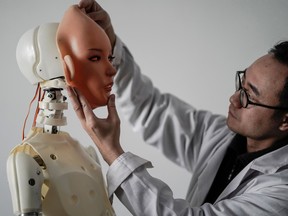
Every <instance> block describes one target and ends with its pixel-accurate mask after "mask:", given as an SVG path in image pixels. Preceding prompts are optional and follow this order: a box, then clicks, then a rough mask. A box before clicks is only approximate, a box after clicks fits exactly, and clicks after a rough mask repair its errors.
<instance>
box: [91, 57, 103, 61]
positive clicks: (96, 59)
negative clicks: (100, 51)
mask: <svg viewBox="0 0 288 216" xmlns="http://www.w3.org/2000/svg"><path fill="white" fill-rule="evenodd" d="M100 59H101V57H100V56H92V57H90V58H89V60H90V61H93V62H96V61H99V60H100Z"/></svg>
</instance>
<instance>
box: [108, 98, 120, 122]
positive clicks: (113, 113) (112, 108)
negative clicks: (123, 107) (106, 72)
mask: <svg viewBox="0 0 288 216" xmlns="http://www.w3.org/2000/svg"><path fill="white" fill-rule="evenodd" d="M108 118H111V119H112V120H119V117H118V113H117V109H116V105H115V95H114V94H111V95H110V97H109V99H108Z"/></svg>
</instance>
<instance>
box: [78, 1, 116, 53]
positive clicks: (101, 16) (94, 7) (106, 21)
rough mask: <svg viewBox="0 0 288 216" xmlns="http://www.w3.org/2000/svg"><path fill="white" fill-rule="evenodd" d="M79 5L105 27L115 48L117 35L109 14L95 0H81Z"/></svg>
mask: <svg viewBox="0 0 288 216" xmlns="http://www.w3.org/2000/svg"><path fill="white" fill-rule="evenodd" d="M78 5H79V7H80V8H81V9H85V12H86V14H87V15H88V16H89V17H90V18H91V19H93V20H94V21H95V22H97V23H98V25H100V26H101V27H102V28H103V29H104V31H105V32H106V34H107V35H108V37H109V39H110V43H111V46H112V49H113V48H114V45H115V42H116V35H115V32H114V29H113V26H112V23H111V19H110V16H109V14H108V13H107V12H106V11H105V10H104V9H103V8H102V7H101V6H100V5H99V4H98V3H97V2H96V1H94V0H80V2H79V4H78Z"/></svg>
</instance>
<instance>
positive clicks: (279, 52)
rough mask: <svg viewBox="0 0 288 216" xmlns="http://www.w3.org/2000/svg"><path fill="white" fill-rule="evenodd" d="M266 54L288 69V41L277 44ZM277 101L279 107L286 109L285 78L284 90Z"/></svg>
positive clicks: (287, 84) (287, 104)
mask: <svg viewBox="0 0 288 216" xmlns="http://www.w3.org/2000/svg"><path fill="white" fill-rule="evenodd" d="M268 53H269V54H273V55H274V57H275V59H276V60H277V61H279V62H280V63H281V64H283V65H286V66H287V67H288V41H282V42H279V43H277V44H276V45H275V46H274V47H273V48H272V49H270V50H269V52H268ZM279 99H280V105H281V106H283V107H288V77H286V81H285V85H284V89H283V91H282V92H281V94H280V97H279Z"/></svg>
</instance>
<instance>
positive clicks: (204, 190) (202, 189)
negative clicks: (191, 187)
mask: <svg viewBox="0 0 288 216" xmlns="http://www.w3.org/2000/svg"><path fill="white" fill-rule="evenodd" d="M225 148H227V146H225V145H222V146H221V147H220V149H219V151H218V154H215V155H214V156H213V157H211V158H210V159H209V164H208V165H207V167H206V169H205V172H203V173H202V174H201V175H200V176H199V178H198V187H197V192H196V196H197V201H198V204H199V205H201V204H202V203H203V202H204V199H205V198H206V195H207V194H208V191H209V189H210V187H211V185H212V183H213V180H214V178H215V176H216V173H217V171H218V169H219V166H220V163H219V161H222V160H223V157H224V154H225V150H224V149H225Z"/></svg>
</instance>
